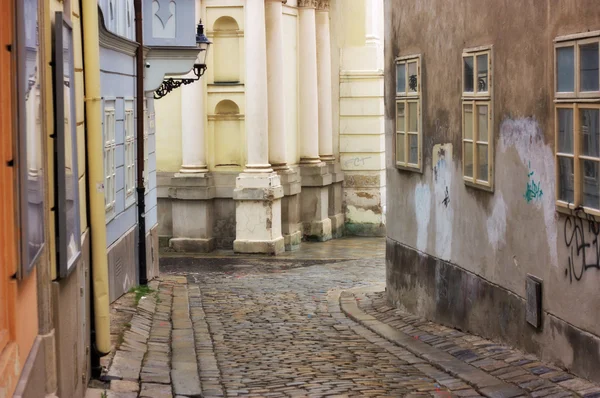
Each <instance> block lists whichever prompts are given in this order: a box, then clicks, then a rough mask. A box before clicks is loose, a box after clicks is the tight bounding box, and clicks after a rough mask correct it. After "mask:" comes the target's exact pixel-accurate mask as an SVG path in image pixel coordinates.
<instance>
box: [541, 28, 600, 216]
mask: <svg viewBox="0 0 600 398" xmlns="http://www.w3.org/2000/svg"><path fill="white" fill-rule="evenodd" d="M554 42H555V44H554V69H553V70H554V72H553V76H552V78H553V80H554V93H555V94H554V95H555V99H554V103H555V107H554V115H555V119H554V121H555V130H554V138H555V147H554V148H555V150H554V154H555V172H556V178H557V183H556V192H555V200H556V202H555V203H556V208H557V210H559V211H564V212H570V211H571V210H574V209H577V208H580V209H583V212H584V213H585V214H589V215H592V216H594V217H600V209H596V208H592V207H586V206H584V205H583V189H584V185H583V184H584V182H585V179H586V178H587V177H585V176H584V175H583V172H584V171H583V166H582V161H584V160H589V161H593V162H597V163H600V157H593V156H585V155H583V154H582V153H581V152H582V148H581V139H582V137H581V132H580V130H581V120H580V117H581V114H580V111H581V110H582V109H597V110H599V111H600V90H599V91H581V77H580V70H579V64H580V56H581V54H580V47H581V46H582V45H585V44H590V43H599V49H600V31H595V32H585V33H581V34H574V35H568V36H561V37H557V38H556V39H555V40H554ZM566 47H573V57H574V60H573V69H574V74H573V79H574V82H573V89H574V91H571V92H559V91H558V57H557V52H558V49H560V48H566ZM599 58H600V50H599ZM599 62H600V59H599ZM599 74H600V71H599ZM599 80H600V76H599ZM560 109H569V110H571V112H572V115H573V133H572V134H573V137H571V140H572V143H573V153H561V152H559V150H558V145H559V139H560V137H559V133H560V132H559V129H560V123H559V110H560ZM559 158H563V159H572V161H573V174H572V175H571V178H570V179H569V180H570V183H571V184H572V186H573V203H569V202H567V201H564V200H561V199H560V184H559V179H560V174H559V173H560V167H559ZM599 207H600V205H599Z"/></svg>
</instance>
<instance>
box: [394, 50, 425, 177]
mask: <svg viewBox="0 0 600 398" xmlns="http://www.w3.org/2000/svg"><path fill="white" fill-rule="evenodd" d="M413 63H414V64H416V68H417V82H416V83H417V84H416V89H415V90H414V91H411V90H410V87H409V81H410V76H409V72H408V69H409V65H410V64H413ZM399 65H404V91H398V76H396V80H395V85H396V104H395V109H394V113H395V115H396V117H395V126H396V128H395V134H394V143H395V145H394V157H395V162H396V167H397V168H398V169H402V170H407V171H416V172H422V171H423V166H422V164H423V160H422V158H423V156H422V153H423V127H422V126H423V125H422V116H421V115H422V112H421V109H422V108H421V55H420V54H414V55H407V56H402V57H397V58H396V60H395V68H396V74H397V73H398V66H399ZM400 104H403V105H404V126H399V125H398V124H399V123H398V105H400ZM409 104H416V105H417V131H409V126H410V123H411V120H409V112H408V109H409ZM410 136H417V163H410V162H409V157H410V146H409V145H410V139H409V138H410ZM400 140H403V143H404V146H403V155H402V158H403V160H399V159H398V158H399V152H398V149H399V147H398V144H399V142H400Z"/></svg>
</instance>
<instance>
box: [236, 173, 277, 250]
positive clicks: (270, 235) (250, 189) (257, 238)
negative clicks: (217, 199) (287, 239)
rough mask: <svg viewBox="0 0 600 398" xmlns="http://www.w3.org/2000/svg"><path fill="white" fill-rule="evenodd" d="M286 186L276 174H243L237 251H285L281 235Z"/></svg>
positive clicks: (239, 186)
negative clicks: (282, 206) (284, 187)
mask: <svg viewBox="0 0 600 398" xmlns="http://www.w3.org/2000/svg"><path fill="white" fill-rule="evenodd" d="M282 197H283V187H282V186H281V182H280V179H279V176H278V175H277V174H276V173H242V174H240V175H239V177H238V178H237V180H236V188H235V190H234V191H233V198H234V199H235V201H236V204H235V214H236V231H235V232H236V233H235V236H236V239H235V241H234V242H233V251H234V252H236V253H265V254H279V253H282V252H283V251H285V246H284V239H283V236H282V234H281V198H282Z"/></svg>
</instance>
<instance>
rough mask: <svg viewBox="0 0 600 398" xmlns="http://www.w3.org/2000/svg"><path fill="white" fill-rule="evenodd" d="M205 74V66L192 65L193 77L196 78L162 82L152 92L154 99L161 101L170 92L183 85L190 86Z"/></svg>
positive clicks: (172, 79) (173, 79)
mask: <svg viewBox="0 0 600 398" xmlns="http://www.w3.org/2000/svg"><path fill="white" fill-rule="evenodd" d="M204 72H206V65H202V64H195V65H194V75H195V76H196V77H191V78H175V77H170V78H168V79H165V80H163V82H162V83H161V85H160V87H159V88H157V89H156V91H155V92H154V99H161V98H163V97H164V96H166V95H167V94H169V93H170V92H171V91H173V90H175V89H176V88H179V87H181V86H184V85H188V84H192V83H194V82H196V81H198V80H200V78H201V77H202V75H203V74H204Z"/></svg>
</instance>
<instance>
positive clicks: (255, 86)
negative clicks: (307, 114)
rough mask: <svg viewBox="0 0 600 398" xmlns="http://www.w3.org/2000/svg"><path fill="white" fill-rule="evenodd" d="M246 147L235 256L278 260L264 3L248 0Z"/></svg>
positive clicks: (280, 245) (280, 247) (278, 193)
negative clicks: (260, 255)
mask: <svg viewBox="0 0 600 398" xmlns="http://www.w3.org/2000/svg"><path fill="white" fill-rule="evenodd" d="M244 11H245V17H246V24H245V32H244V36H245V37H244V43H245V52H246V58H247V62H246V80H245V82H246V83H245V89H246V120H245V124H246V143H247V144H246V146H247V150H248V153H247V158H248V163H247V165H246V169H245V170H244V172H243V173H241V174H240V175H239V176H238V177H237V179H236V188H235V190H234V193H233V198H234V199H235V200H236V240H235V241H234V242H233V250H234V251H235V252H237V253H269V254H277V253H281V252H282V251H284V250H285V247H284V240H283V236H282V235H281V197H282V196H283V188H282V186H281V182H280V179H279V176H278V175H277V174H276V173H274V172H273V169H272V168H271V165H270V164H269V132H268V131H269V130H268V127H269V117H268V109H269V108H268V90H267V87H268V86H267V38H266V20H265V0H246V3H245V7H244Z"/></svg>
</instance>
